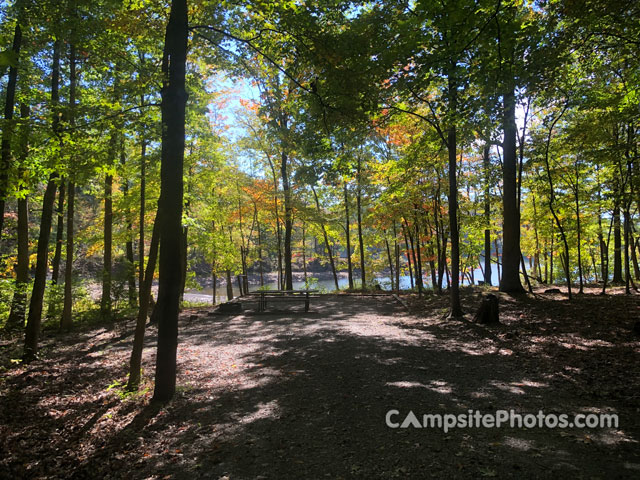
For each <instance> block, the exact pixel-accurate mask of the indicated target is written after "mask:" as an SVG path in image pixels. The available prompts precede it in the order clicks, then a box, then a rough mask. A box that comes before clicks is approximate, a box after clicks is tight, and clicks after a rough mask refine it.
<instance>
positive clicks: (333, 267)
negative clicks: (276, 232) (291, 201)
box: [311, 186, 340, 291]
mask: <svg viewBox="0 0 640 480" xmlns="http://www.w3.org/2000/svg"><path fill="white" fill-rule="evenodd" d="M311 191H312V192H313V198H314V199H315V201H316V210H317V211H318V216H320V215H321V211H320V201H319V200H318V194H317V193H316V189H315V187H314V186H311ZM320 225H321V227H322V235H323V237H324V244H325V247H326V249H327V252H328V254H329V264H330V265H331V273H333V281H334V283H335V285H336V291H337V290H340V287H339V286H338V274H337V273H336V264H335V262H334V261H333V253H332V252H331V246H330V245H329V235H328V234H327V227H325V225H324V221H323V220H320Z"/></svg>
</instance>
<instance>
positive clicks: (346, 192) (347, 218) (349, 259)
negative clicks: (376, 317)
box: [344, 181, 353, 290]
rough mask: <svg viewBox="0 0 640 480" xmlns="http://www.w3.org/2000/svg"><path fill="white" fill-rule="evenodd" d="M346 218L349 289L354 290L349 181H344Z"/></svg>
mask: <svg viewBox="0 0 640 480" xmlns="http://www.w3.org/2000/svg"><path fill="white" fill-rule="evenodd" d="M344 218H345V236H346V239H347V273H348V276H349V290H353V265H352V264H351V232H350V225H349V192H348V190H347V182H346V181H345V182H344Z"/></svg>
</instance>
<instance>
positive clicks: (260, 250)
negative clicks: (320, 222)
mask: <svg viewBox="0 0 640 480" xmlns="http://www.w3.org/2000/svg"><path fill="white" fill-rule="evenodd" d="M257 215H258V214H257V212H256V218H258V217H257ZM257 222H258V265H259V266H260V286H261V287H264V261H263V260H262V230H261V229H260V220H258V221H257ZM302 254H303V255H304V231H303V234H302ZM304 275H305V280H306V278H307V263H306V262H304Z"/></svg>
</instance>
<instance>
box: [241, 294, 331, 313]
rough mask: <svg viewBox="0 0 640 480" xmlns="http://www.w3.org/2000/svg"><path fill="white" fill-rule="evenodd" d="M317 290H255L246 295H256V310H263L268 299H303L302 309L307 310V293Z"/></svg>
mask: <svg viewBox="0 0 640 480" xmlns="http://www.w3.org/2000/svg"><path fill="white" fill-rule="evenodd" d="M316 292H318V290H256V291H253V292H249V293H248V295H251V296H257V297H258V311H259V312H264V311H265V310H266V309H267V302H268V301H283V300H284V301H288V300H304V311H305V312H308V311H309V298H310V297H309V294H311V293H316Z"/></svg>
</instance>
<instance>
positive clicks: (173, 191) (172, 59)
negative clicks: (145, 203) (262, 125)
mask: <svg viewBox="0 0 640 480" xmlns="http://www.w3.org/2000/svg"><path fill="white" fill-rule="evenodd" d="M187 15H188V14H187V1H186V0H172V2H171V13H170V15H169V23H168V25H167V31H166V36H165V46H164V55H163V59H162V71H163V74H164V81H163V86H162V102H161V108H160V109H161V113H162V127H163V128H162V151H161V173H160V178H161V195H160V202H161V206H159V208H160V211H161V216H160V246H161V248H160V262H159V267H160V281H159V289H158V297H162V298H164V305H163V310H162V312H161V314H160V318H159V319H158V349H157V356H156V375H155V382H156V383H155V389H154V394H153V399H154V400H155V401H163V402H164V401H168V400H170V399H171V398H172V397H173V395H174V393H175V387H176V354H177V348H178V313H179V309H180V283H181V282H180V273H181V270H182V262H181V258H180V255H176V252H178V251H180V243H181V231H182V229H181V227H182V202H183V183H182V176H183V163H184V146H185V107H186V103H187V92H186V89H185V69H186V61H187V44H188V38H189V30H188V16H187Z"/></svg>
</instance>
